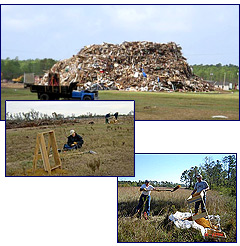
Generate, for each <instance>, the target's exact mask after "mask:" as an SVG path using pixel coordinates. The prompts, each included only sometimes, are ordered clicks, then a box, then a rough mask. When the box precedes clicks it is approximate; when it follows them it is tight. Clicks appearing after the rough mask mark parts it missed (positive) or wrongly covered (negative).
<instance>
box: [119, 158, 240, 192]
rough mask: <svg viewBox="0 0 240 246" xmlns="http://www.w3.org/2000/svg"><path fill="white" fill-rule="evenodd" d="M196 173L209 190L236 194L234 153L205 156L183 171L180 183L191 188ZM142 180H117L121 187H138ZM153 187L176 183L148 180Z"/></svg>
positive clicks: (171, 185)
mask: <svg viewBox="0 0 240 246" xmlns="http://www.w3.org/2000/svg"><path fill="white" fill-rule="evenodd" d="M197 174H201V175H202V177H203V180H206V181H207V182H208V184H209V187H210V189H211V190H220V191H223V192H226V193H228V194H229V195H236V182H237V176H236V174H237V161H236V156H235V155H227V156H225V157H223V159H222V160H213V159H212V157H208V156H206V157H205V158H204V163H203V164H200V166H199V167H198V166H193V167H191V168H190V169H188V170H185V171H183V173H182V175H181V177H180V181H181V182H182V183H184V184H180V185H181V186H183V187H186V188H188V189H193V188H194V185H195V183H196V182H197V178H196V176H197ZM143 183H144V181H141V180H139V181H118V186H121V187H129V186H133V187H140V186H141V185H142V184H143ZM150 183H151V184H152V185H153V186H155V187H175V186H177V185H178V183H172V182H168V181H160V182H158V181H150Z"/></svg>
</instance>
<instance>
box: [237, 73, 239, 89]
mask: <svg viewBox="0 0 240 246" xmlns="http://www.w3.org/2000/svg"><path fill="white" fill-rule="evenodd" d="M237 76H238V83H237V88H238V89H239V72H237Z"/></svg>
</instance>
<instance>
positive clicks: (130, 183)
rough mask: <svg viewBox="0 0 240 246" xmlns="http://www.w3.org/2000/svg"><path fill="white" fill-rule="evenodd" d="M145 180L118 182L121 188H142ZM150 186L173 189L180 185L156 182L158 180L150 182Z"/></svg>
mask: <svg viewBox="0 0 240 246" xmlns="http://www.w3.org/2000/svg"><path fill="white" fill-rule="evenodd" d="M144 182H145V180H144V181H142V180H139V181H124V180H122V181H120V180H119V181H118V186H119V187H130V186H132V187H140V186H142V185H143V184H144ZM149 182H150V184H151V185H152V186H154V187H170V188H173V187H176V186H177V185H179V184H178V183H173V182H169V181H160V182H159V181H156V180H150V181H149ZM180 185H181V186H183V187H184V186H185V185H184V184H180Z"/></svg>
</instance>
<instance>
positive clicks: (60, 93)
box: [30, 82, 98, 101]
mask: <svg viewBox="0 0 240 246" xmlns="http://www.w3.org/2000/svg"><path fill="white" fill-rule="evenodd" d="M30 91H31V92H32V93H37V95H38V99H40V100H59V99H66V100H85V101H86V100H97V99H98V91H90V90H82V91H78V90H77V82H76V83H71V84H70V85H69V86H67V85H66V86H62V85H30Z"/></svg>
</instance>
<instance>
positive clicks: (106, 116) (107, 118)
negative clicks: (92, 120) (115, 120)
mask: <svg viewBox="0 0 240 246" xmlns="http://www.w3.org/2000/svg"><path fill="white" fill-rule="evenodd" d="M110 116H111V115H110V113H108V114H106V115H105V124H108V120H109V118H110Z"/></svg>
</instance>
